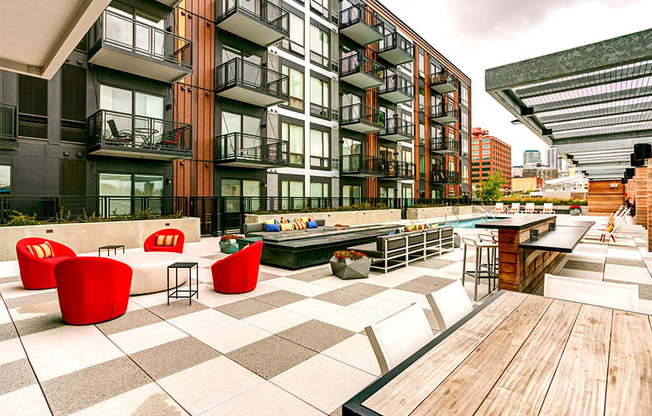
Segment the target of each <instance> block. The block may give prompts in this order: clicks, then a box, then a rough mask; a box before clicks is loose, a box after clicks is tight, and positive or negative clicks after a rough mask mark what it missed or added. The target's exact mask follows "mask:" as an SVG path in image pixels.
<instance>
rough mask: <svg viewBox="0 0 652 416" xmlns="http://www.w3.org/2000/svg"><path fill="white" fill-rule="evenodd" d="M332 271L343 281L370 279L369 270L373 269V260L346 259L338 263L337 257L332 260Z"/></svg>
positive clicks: (367, 258) (365, 258) (364, 258)
mask: <svg viewBox="0 0 652 416" xmlns="http://www.w3.org/2000/svg"><path fill="white" fill-rule="evenodd" d="M330 264H331V271H332V272H333V274H334V275H335V276H337V277H339V278H340V279H342V280H349V279H364V278H367V277H369V270H370V268H371V260H369V257H363V258H361V259H358V260H351V259H344V261H337V259H336V258H335V256H333V257H331V260H330Z"/></svg>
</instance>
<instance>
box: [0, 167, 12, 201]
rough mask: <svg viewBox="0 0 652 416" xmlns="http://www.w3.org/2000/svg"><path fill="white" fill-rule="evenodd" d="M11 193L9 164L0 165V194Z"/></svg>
mask: <svg viewBox="0 0 652 416" xmlns="http://www.w3.org/2000/svg"><path fill="white" fill-rule="evenodd" d="M9 194H11V166H6V165H0V195H9Z"/></svg>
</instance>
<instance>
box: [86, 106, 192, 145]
mask: <svg viewBox="0 0 652 416" xmlns="http://www.w3.org/2000/svg"><path fill="white" fill-rule="evenodd" d="M191 128H192V127H191V125H190V124H187V123H180V122H178V121H168V120H161V119H158V118H152V117H145V116H138V115H134V114H127V113H119V112H117V111H108V110H99V111H97V112H96V113H94V114H93V115H91V116H90V117H89V118H88V142H87V143H88V149H89V152H91V151H94V150H97V149H101V148H105V147H111V148H116V147H117V148H122V149H124V150H132V151H136V152H139V151H140V152H144V153H157V152H165V153H178V154H180V155H186V156H192V147H191V146H192V140H191V137H192V136H191Z"/></svg>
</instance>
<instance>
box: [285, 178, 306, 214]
mask: <svg viewBox="0 0 652 416" xmlns="http://www.w3.org/2000/svg"><path fill="white" fill-rule="evenodd" d="M281 196H282V197H283V201H282V203H281V206H282V208H283V209H300V208H303V181H292V180H289V181H281Z"/></svg>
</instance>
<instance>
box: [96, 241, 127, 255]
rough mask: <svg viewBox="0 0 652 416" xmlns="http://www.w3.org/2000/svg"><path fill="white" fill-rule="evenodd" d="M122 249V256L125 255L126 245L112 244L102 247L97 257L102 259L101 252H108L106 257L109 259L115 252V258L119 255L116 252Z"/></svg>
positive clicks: (99, 248)
mask: <svg viewBox="0 0 652 416" xmlns="http://www.w3.org/2000/svg"><path fill="white" fill-rule="evenodd" d="M119 248H121V249H122V254H124V253H125V246H124V244H110V245H108V246H102V247H98V248H97V257H102V254H101V251H102V250H106V256H107V257H109V256H110V255H111V251H110V250H113V255H114V256H115V255H116V254H118V252H117V251H116V250H117V249H119Z"/></svg>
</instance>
